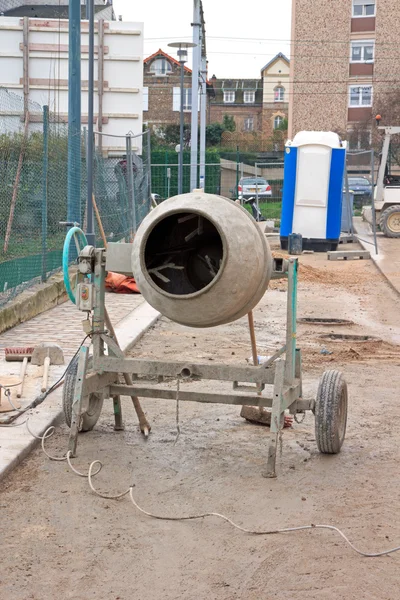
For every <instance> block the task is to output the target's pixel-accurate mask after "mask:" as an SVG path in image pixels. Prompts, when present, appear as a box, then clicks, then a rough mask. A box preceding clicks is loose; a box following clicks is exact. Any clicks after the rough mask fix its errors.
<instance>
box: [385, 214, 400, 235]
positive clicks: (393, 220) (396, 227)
mask: <svg viewBox="0 0 400 600" xmlns="http://www.w3.org/2000/svg"><path fill="white" fill-rule="evenodd" d="M387 225H388V227H389V229H390V230H391V231H393V232H394V233H400V212H395V213H393V214H392V215H390V217H389V218H388V220H387Z"/></svg>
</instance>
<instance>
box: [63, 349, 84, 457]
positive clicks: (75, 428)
mask: <svg viewBox="0 0 400 600" xmlns="http://www.w3.org/2000/svg"><path fill="white" fill-rule="evenodd" d="M88 353H89V348H87V347H86V346H82V347H81V349H80V351H79V360H78V372H77V374H76V384H75V391H74V400H73V403H72V417H71V430H70V434H69V444H68V450H70V451H71V453H72V456H75V455H76V446H77V444H78V434H79V429H80V425H81V418H82V414H83V413H84V412H85V410H87V407H85V401H84V398H83V385H84V382H85V376H86V369H87V361H88Z"/></svg>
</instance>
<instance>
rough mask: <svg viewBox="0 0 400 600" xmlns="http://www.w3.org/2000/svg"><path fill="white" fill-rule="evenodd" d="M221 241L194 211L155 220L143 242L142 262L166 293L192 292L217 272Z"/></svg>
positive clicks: (219, 265)
mask: <svg viewBox="0 0 400 600" xmlns="http://www.w3.org/2000/svg"><path fill="white" fill-rule="evenodd" d="M222 259H223V243H222V239H221V236H220V234H219V233H218V230H217V228H216V227H215V226H214V225H213V224H212V223H211V221H209V220H208V219H206V218H205V217H202V216H200V215H198V214H195V213H188V212H182V213H176V214H173V215H170V216H168V217H166V218H165V219H163V220H162V221H160V222H158V223H157V224H156V225H155V227H154V228H153V230H152V231H151V233H150V235H149V237H148V240H147V242H146V246H145V256H144V260H145V265H146V269H147V272H148V274H149V275H150V277H151V279H152V280H153V282H154V283H155V285H156V286H157V287H159V288H160V289H162V290H163V291H165V292H168V293H169V294H173V295H176V296H182V295H184V294H194V293H196V292H198V291H200V290H202V289H203V288H205V287H206V286H207V285H208V284H209V283H211V282H212V281H213V279H215V278H216V277H217V275H218V271H219V270H220V267H221V264H222Z"/></svg>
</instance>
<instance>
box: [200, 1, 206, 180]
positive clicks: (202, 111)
mask: <svg viewBox="0 0 400 600" xmlns="http://www.w3.org/2000/svg"><path fill="white" fill-rule="evenodd" d="M200 19H201V35H200V37H201V67H200V69H201V73H200V75H201V95H200V174H199V175H200V177H199V179H200V188H202V189H203V190H205V185H206V164H205V163H206V124H207V123H206V119H207V52H206V30H205V23H204V13H203V3H202V2H201V1H200Z"/></svg>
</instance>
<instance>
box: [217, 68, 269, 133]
mask: <svg viewBox="0 0 400 600" xmlns="http://www.w3.org/2000/svg"><path fill="white" fill-rule="evenodd" d="M211 83H212V86H213V88H214V92H215V96H214V98H213V99H212V100H211V102H210V112H209V123H222V121H223V119H224V116H225V115H227V116H229V117H233V119H234V121H235V125H236V131H238V132H253V131H256V132H258V131H262V102H263V87H262V79H217V78H216V76H215V75H213V77H212V78H211Z"/></svg>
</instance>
